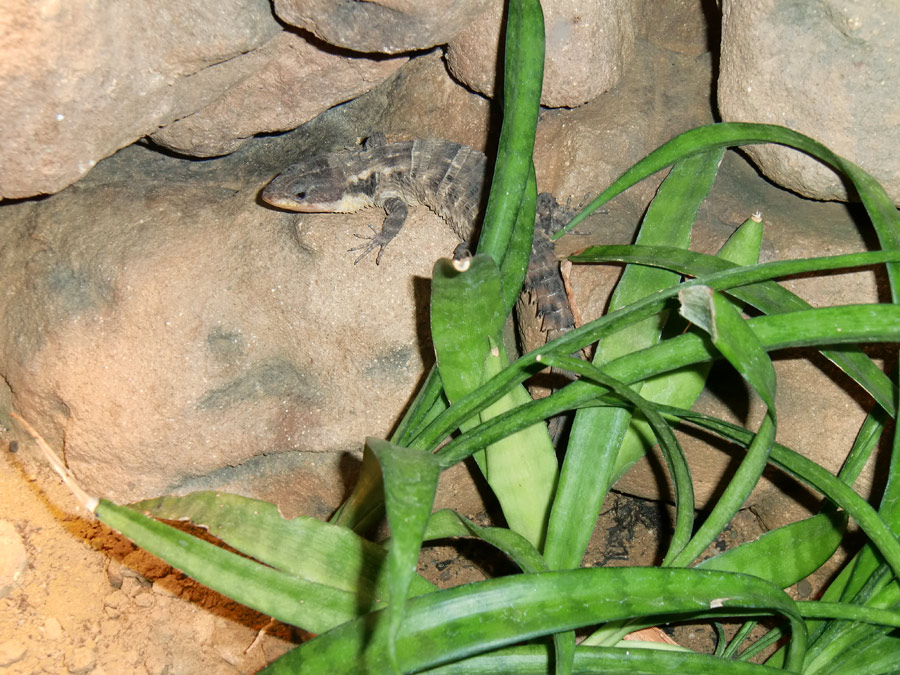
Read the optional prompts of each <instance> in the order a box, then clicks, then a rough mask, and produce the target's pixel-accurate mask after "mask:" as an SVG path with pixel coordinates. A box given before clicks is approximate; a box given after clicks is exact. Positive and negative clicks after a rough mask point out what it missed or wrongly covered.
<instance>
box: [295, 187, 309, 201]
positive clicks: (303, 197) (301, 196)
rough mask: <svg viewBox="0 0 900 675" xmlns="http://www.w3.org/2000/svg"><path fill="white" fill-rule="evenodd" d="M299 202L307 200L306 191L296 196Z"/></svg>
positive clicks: (301, 191)
mask: <svg viewBox="0 0 900 675" xmlns="http://www.w3.org/2000/svg"><path fill="white" fill-rule="evenodd" d="M294 197H295V198H296V199H297V201H303V200H304V199H306V190H300V192H298V193H297V194H295V195H294Z"/></svg>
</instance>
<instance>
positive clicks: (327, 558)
mask: <svg viewBox="0 0 900 675" xmlns="http://www.w3.org/2000/svg"><path fill="white" fill-rule="evenodd" d="M129 508H132V509H134V510H135V511H138V512H140V513H146V514H148V515H152V516H155V517H157V518H166V519H169V520H189V521H190V522H192V523H193V524H195V525H199V526H200V527H204V528H206V529H208V530H209V532H210V534H213V535H215V536H216V537H217V538H219V539H221V540H222V541H224V542H225V543H226V544H228V545H229V546H231V547H232V548H234V549H235V550H237V551H240V552H241V553H243V554H244V555H248V556H250V557H252V558H255V559H256V560H258V561H260V562H262V563H265V564H266V565H269V566H270V567H274V568H275V569H277V570H280V571H282V572H286V573H288V574H290V575H293V576H295V577H297V578H298V579H304V580H306V581H311V582H313V583H317V584H322V585H324V586H328V587H330V588H334V589H337V590H343V591H348V592H352V593H355V594H356V595H357V598H358V604H359V613H365V612H367V611H369V610H370V609H373V608H374V607H376V606H381V605H383V604H385V603H386V601H387V597H386V596H387V589H386V576H385V569H384V558H385V550H384V549H383V548H382V547H381V546H378V545H377V544H374V543H372V542H370V541H368V540H366V539H363V538H362V537H360V536H359V535H357V534H355V533H354V532H352V531H350V530H348V529H346V528H344V527H338V526H336V525H331V524H328V523H323V522H322V521H321V520H318V519H317V518H308V517H305V516H297V517H296V518H291V519H287V518H284V517H283V516H282V515H281V513H280V512H279V511H278V507H276V506H275V505H274V504H272V503H270V502H265V501H262V500H260V499H251V498H249V497H242V496H240V495H233V494H228V493H224V492H193V493H191V494H189V495H185V496H184V497H158V498H156V499H148V500H146V501H143V502H138V503H136V504H131V505H130V507H129ZM413 584H414V585H413V588H412V593H413V594H415V595H418V594H419V593H427V592H429V591H431V590H434V589H435V586H434V585H433V584H430V583H429V582H427V581H425V579H422V578H421V577H416V578H415V579H414V582H413ZM373 603H374V604H373Z"/></svg>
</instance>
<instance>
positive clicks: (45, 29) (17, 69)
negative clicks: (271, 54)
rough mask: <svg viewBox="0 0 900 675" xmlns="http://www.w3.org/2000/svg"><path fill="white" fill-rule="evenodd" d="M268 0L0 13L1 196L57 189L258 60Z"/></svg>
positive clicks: (198, 104) (209, 98) (269, 25)
mask: <svg viewBox="0 0 900 675" xmlns="http://www.w3.org/2000/svg"><path fill="white" fill-rule="evenodd" d="M279 30H280V27H279V25H278V23H277V22H276V21H275V20H274V18H273V17H272V14H271V10H270V9H269V4H268V2H266V1H265V0H227V1H226V2H224V3H214V4H209V3H206V2H202V1H201V0H193V1H191V2H178V1H169V0H166V1H163V2H159V3H155V4H154V6H153V11H147V7H146V5H145V4H144V3H141V2H116V3H94V4H72V3H55V2H44V3H39V5H35V4H34V3H31V2H24V1H23V0H13V2H12V6H8V7H6V8H5V11H4V12H3V14H2V15H0V45H2V46H0V94H2V100H3V103H2V114H0V148H2V150H0V158H2V161H0V198H15V197H28V196H31V195H35V194H41V193H53V192H56V191H58V190H61V189H62V188H64V187H65V186H66V185H69V184H71V183H73V182H74V181H76V180H78V178H80V177H81V176H83V175H85V174H86V173H87V172H88V171H90V169H91V168H92V167H93V166H94V165H95V164H96V163H97V161H98V160H100V159H102V158H103V157H106V156H108V155H110V154H111V153H113V152H115V151H116V150H117V149H118V148H121V147H123V146H125V145H128V144H129V143H132V142H134V141H135V140H137V139H138V138H140V137H141V136H144V135H145V134H148V133H152V132H154V131H156V130H157V129H158V128H159V127H160V126H162V125H165V124H167V123H169V122H171V121H172V120H175V119H178V118H179V117H183V116H184V115H188V114H190V113H192V112H194V111H195V110H197V109H198V108H202V107H204V106H206V105H208V104H210V103H211V102H213V101H214V100H215V99H217V98H218V97H219V96H221V94H222V92H223V91H224V90H225V89H227V88H228V87H230V86H232V85H234V84H236V83H238V82H240V81H241V80H243V79H244V78H246V77H248V76H249V75H251V74H252V73H253V72H254V70H258V69H259V68H260V67H261V66H262V63H259V62H256V61H252V62H251V61H246V60H244V59H241V58H238V57H239V56H240V55H241V54H244V53H246V52H250V51H252V50H254V49H256V48H258V47H260V46H262V45H263V44H265V42H266V41H267V40H269V39H270V38H271V37H272V36H273V35H275V34H276V33H277V32H278V31H279Z"/></svg>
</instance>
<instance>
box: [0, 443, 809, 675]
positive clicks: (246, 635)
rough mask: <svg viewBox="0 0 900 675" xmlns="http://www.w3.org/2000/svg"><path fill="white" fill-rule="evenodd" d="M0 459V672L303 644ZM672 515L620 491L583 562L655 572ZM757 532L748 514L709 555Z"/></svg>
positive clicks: (156, 672) (465, 572) (474, 560)
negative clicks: (644, 567)
mask: <svg viewBox="0 0 900 675" xmlns="http://www.w3.org/2000/svg"><path fill="white" fill-rule="evenodd" d="M0 462H2V464H0V495H2V499H0V673H3V674H5V673H10V674H12V673H53V674H56V673H60V674H62V673H79V674H81V673H91V674H93V675H102V674H104V673H105V674H108V675H114V674H115V675H120V674H121V675H130V674H135V675H144V674H145V673H146V674H149V675H176V674H181V673H184V674H195V673H206V674H210V673H233V674H237V673H254V672H256V671H258V670H259V669H260V668H261V667H263V666H264V665H265V664H266V663H268V662H270V661H272V660H273V659H274V658H276V657H278V656H279V655H281V654H282V653H284V652H285V651H287V650H288V649H290V648H291V647H292V646H293V645H295V644H298V643H299V642H301V641H302V640H303V639H304V638H305V637H307V636H305V635H304V634H303V633H302V631H298V630H296V629H292V628H290V627H288V626H285V625H282V624H279V623H277V622H273V621H271V620H270V619H269V618H268V617H266V616H262V615H260V614H258V613H256V612H253V611H250V610H248V609H246V608H243V607H241V606H240V605H237V604H236V603H234V602H232V601H231V600H229V599H227V598H225V597H223V596H221V595H219V594H217V593H214V592H212V591H209V590H208V589H206V588H205V587H202V586H200V585H199V584H196V583H195V582H193V581H191V580H190V579H188V578H186V577H184V575H182V574H181V573H179V572H178V571H176V570H174V569H172V568H171V567H169V566H168V565H166V564H164V563H162V562H161V561H159V560H158V559H156V558H155V557H153V556H152V555H150V554H147V553H145V552H143V551H141V550H138V549H136V548H135V547H134V546H133V545H132V544H131V543H130V542H129V541H128V540H127V539H125V538H123V537H121V536H120V535H118V534H116V533H115V532H113V531H111V530H110V529H109V528H107V527H105V526H104V525H102V524H100V523H99V522H97V521H95V520H92V519H91V518H90V517H88V516H87V514H86V513H85V511H84V510H82V509H80V508H79V507H78V506H77V504H76V502H75V499H74V498H73V497H72V496H71V495H70V494H69V493H68V491H67V489H66V488H65V487H64V486H63V485H62V483H61V482H60V481H59V479H58V478H57V477H56V476H55V474H53V473H51V471H50V469H49V468H48V467H46V466H45V465H43V464H41V463H39V462H37V461H35V460H33V459H31V458H30V457H28V456H26V454H25V453H15V454H13V453H10V452H6V451H4V452H3V453H2V459H0ZM469 515H471V516H473V517H474V518H475V519H476V520H477V521H479V522H482V523H488V522H489V519H488V517H487V516H486V514H484V513H482V514H469ZM670 517H671V516H670V513H669V509H668V508H667V507H660V506H659V505H658V504H655V503H652V502H646V501H642V500H638V499H634V498H631V497H626V496H623V495H615V494H614V495H613V496H612V498H611V499H610V500H609V502H608V503H607V504H606V506H605V507H604V511H603V514H602V515H601V518H600V521H599V522H598V526H597V530H596V533H595V537H594V540H593V542H592V544H591V547H590V549H589V550H588V553H587V555H586V557H585V564H586V565H592V566H603V565H614V566H619V565H646V564H654V563H658V562H659V560H660V558H661V555H662V553H663V551H661V550H659V548H658V547H659V539H658V533H659V532H660V531H666V529H667V527H668V522H667V521H668V518H670ZM3 523H5V524H7V526H6V528H3V527H2V524H3ZM760 533H761V530H760V528H759V524H758V522H757V520H756V519H755V518H754V517H753V515H752V514H751V513H749V512H742V514H741V515H740V516H739V517H738V518H737V519H736V521H735V523H733V524H732V526H730V527H729V529H728V530H726V531H725V532H724V533H723V536H722V537H721V538H720V540H719V541H718V542H717V543H716V544H715V545H714V548H716V549H724V548H725V547H727V546H730V545H733V544H734V543H736V542H738V541H747V540H749V539H753V538H755V537H756V536H758V535H759V534H760ZM485 561H487V562H485ZM420 571H421V572H422V573H423V574H424V575H425V576H426V577H428V578H429V579H431V580H432V581H434V582H435V583H438V584H439V585H440V586H443V587H447V586H454V585H457V584H460V583H465V582H468V581H477V580H480V579H484V578H485V576H486V575H487V574H503V573H506V572H510V571H513V568H512V567H511V565H510V563H508V562H507V561H505V559H502V558H499V559H498V558H497V557H496V556H491V555H490V551H489V549H488V548H487V547H486V546H484V545H481V544H479V543H477V542H471V541H461V542H459V543H458V544H455V545H443V546H434V547H431V548H428V549H427V550H426V551H424V552H423V556H422V560H421V563H420ZM801 590H802V589H801ZM667 632H668V634H669V635H670V636H671V637H673V638H674V639H675V640H676V641H678V642H679V643H681V644H684V645H687V646H691V647H693V648H695V649H700V650H708V649H711V648H713V645H714V638H713V633H712V631H711V630H710V629H709V628H708V627H706V626H680V627H676V628H674V629H667Z"/></svg>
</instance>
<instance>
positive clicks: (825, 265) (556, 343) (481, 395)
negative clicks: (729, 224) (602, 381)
mask: <svg viewBox="0 0 900 675" xmlns="http://www.w3.org/2000/svg"><path fill="white" fill-rule="evenodd" d="M894 260H898V261H900V251H876V252H872V253H859V254H853V255H852V256H831V257H826V258H810V259H807V260H788V261H784V260H782V261H777V262H772V263H765V264H761V265H755V266H753V267H747V268H738V269H729V270H725V271H722V272H716V273H714V274H710V275H707V276H704V277H703V278H700V279H695V280H693V281H687V282H684V283H683V284H681V285H680V286H678V287H674V288H672V289H669V290H666V291H663V292H661V293H658V294H656V295H655V296H653V297H650V298H645V299H644V300H641V301H638V302H635V303H633V304H632V305H629V306H628V307H624V308H622V309H619V310H616V311H614V312H610V313H609V314H607V315H605V316H603V317H600V318H599V319H595V320H594V321H591V322H589V323H587V324H584V325H583V326H579V327H578V328H576V329H575V330H573V331H570V332H569V333H566V334H565V335H564V336H562V337H560V338H558V339H556V340H553V341H552V342H550V343H547V344H546V345H544V346H543V347H541V348H539V349H536V350H534V351H533V352H530V353H529V354H526V355H525V356H523V357H522V358H520V359H519V360H518V361H517V362H516V363H514V364H512V365H511V367H510V368H506V369H504V370H503V372H501V373H500V374H499V375H498V376H496V377H494V378H492V380H491V381H490V382H488V383H487V386H485V387H483V388H479V389H478V390H476V391H473V392H470V393H469V394H467V395H466V396H465V397H463V398H462V399H460V400H459V401H457V402H456V404H455V405H454V406H453V408H452V409H450V410H448V411H446V412H445V413H444V414H442V415H441V416H439V417H438V418H437V419H436V420H435V421H434V422H433V423H432V424H430V425H429V426H428V427H427V428H426V429H424V430H423V431H422V433H420V434H419V435H418V436H417V437H416V438H415V439H413V440H412V441H411V445H412V446H413V447H417V448H423V449H426V448H429V449H433V448H435V447H437V445H438V444H439V443H440V442H441V441H443V440H444V439H445V438H446V437H447V436H448V435H449V434H450V433H452V432H453V431H454V430H455V429H457V428H458V427H459V425H460V423H461V422H462V421H463V420H465V419H468V418H469V417H471V416H472V415H474V414H476V413H477V412H478V411H479V410H480V409H482V408H483V407H484V406H485V405H488V404H489V403H491V402H493V401H496V400H497V399H498V398H500V396H502V395H503V394H504V393H505V392H506V391H508V390H509V389H510V388H512V387H513V386H515V385H516V384H519V383H521V382H524V381H525V380H526V379H527V378H528V377H529V376H530V374H531V370H530V369H531V368H533V367H534V364H535V359H536V358H537V356H538V355H539V354H546V353H550V352H554V353H558V354H571V353H573V352H575V351H578V350H580V349H582V348H583V347H585V346H587V345H589V344H591V343H593V342H595V341H596V340H597V339H599V338H601V337H603V336H605V335H609V334H612V333H614V332H615V331H617V330H619V329H621V328H622V327H623V326H627V325H630V324H632V323H635V322H636V321H640V320H641V319H643V318H646V317H648V316H652V315H653V314H655V313H656V312H658V311H659V310H661V309H663V307H664V306H665V304H666V302H667V301H668V300H669V299H670V298H671V297H672V296H674V295H676V294H677V293H678V292H679V291H680V290H682V289H684V288H687V287H689V286H691V285H706V286H709V287H710V288H713V289H715V290H727V289H729V288H732V287H734V286H740V285H748V284H754V283H757V282H760V281H768V280H770V279H773V278H777V277H779V276H785V275H790V274H803V273H806V272H811V271H819V270H827V269H841V268H846V267H848V266H859V265H864V264H876V263H883V262H887V261H894ZM816 311H818V310H816ZM880 311H881V310H876V313H878V312H880ZM888 341H890V339H888ZM667 342H668V341H667ZM789 342H790V340H789V339H788V338H787V337H785V338H784V345H782V346H787V343H789ZM823 343H827V344H848V343H850V344H852V341H851V340H839V341H837V342H834V341H828V340H825V341H823ZM681 365H686V364H681ZM676 367H679V366H676ZM674 369H675V368H674V367H673V368H661V369H660V370H659V372H667V371H669V370H674ZM648 377H649V375H648ZM618 379H622V378H618ZM889 412H891V414H893V411H892V410H891V411H889ZM551 414H557V413H551Z"/></svg>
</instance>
